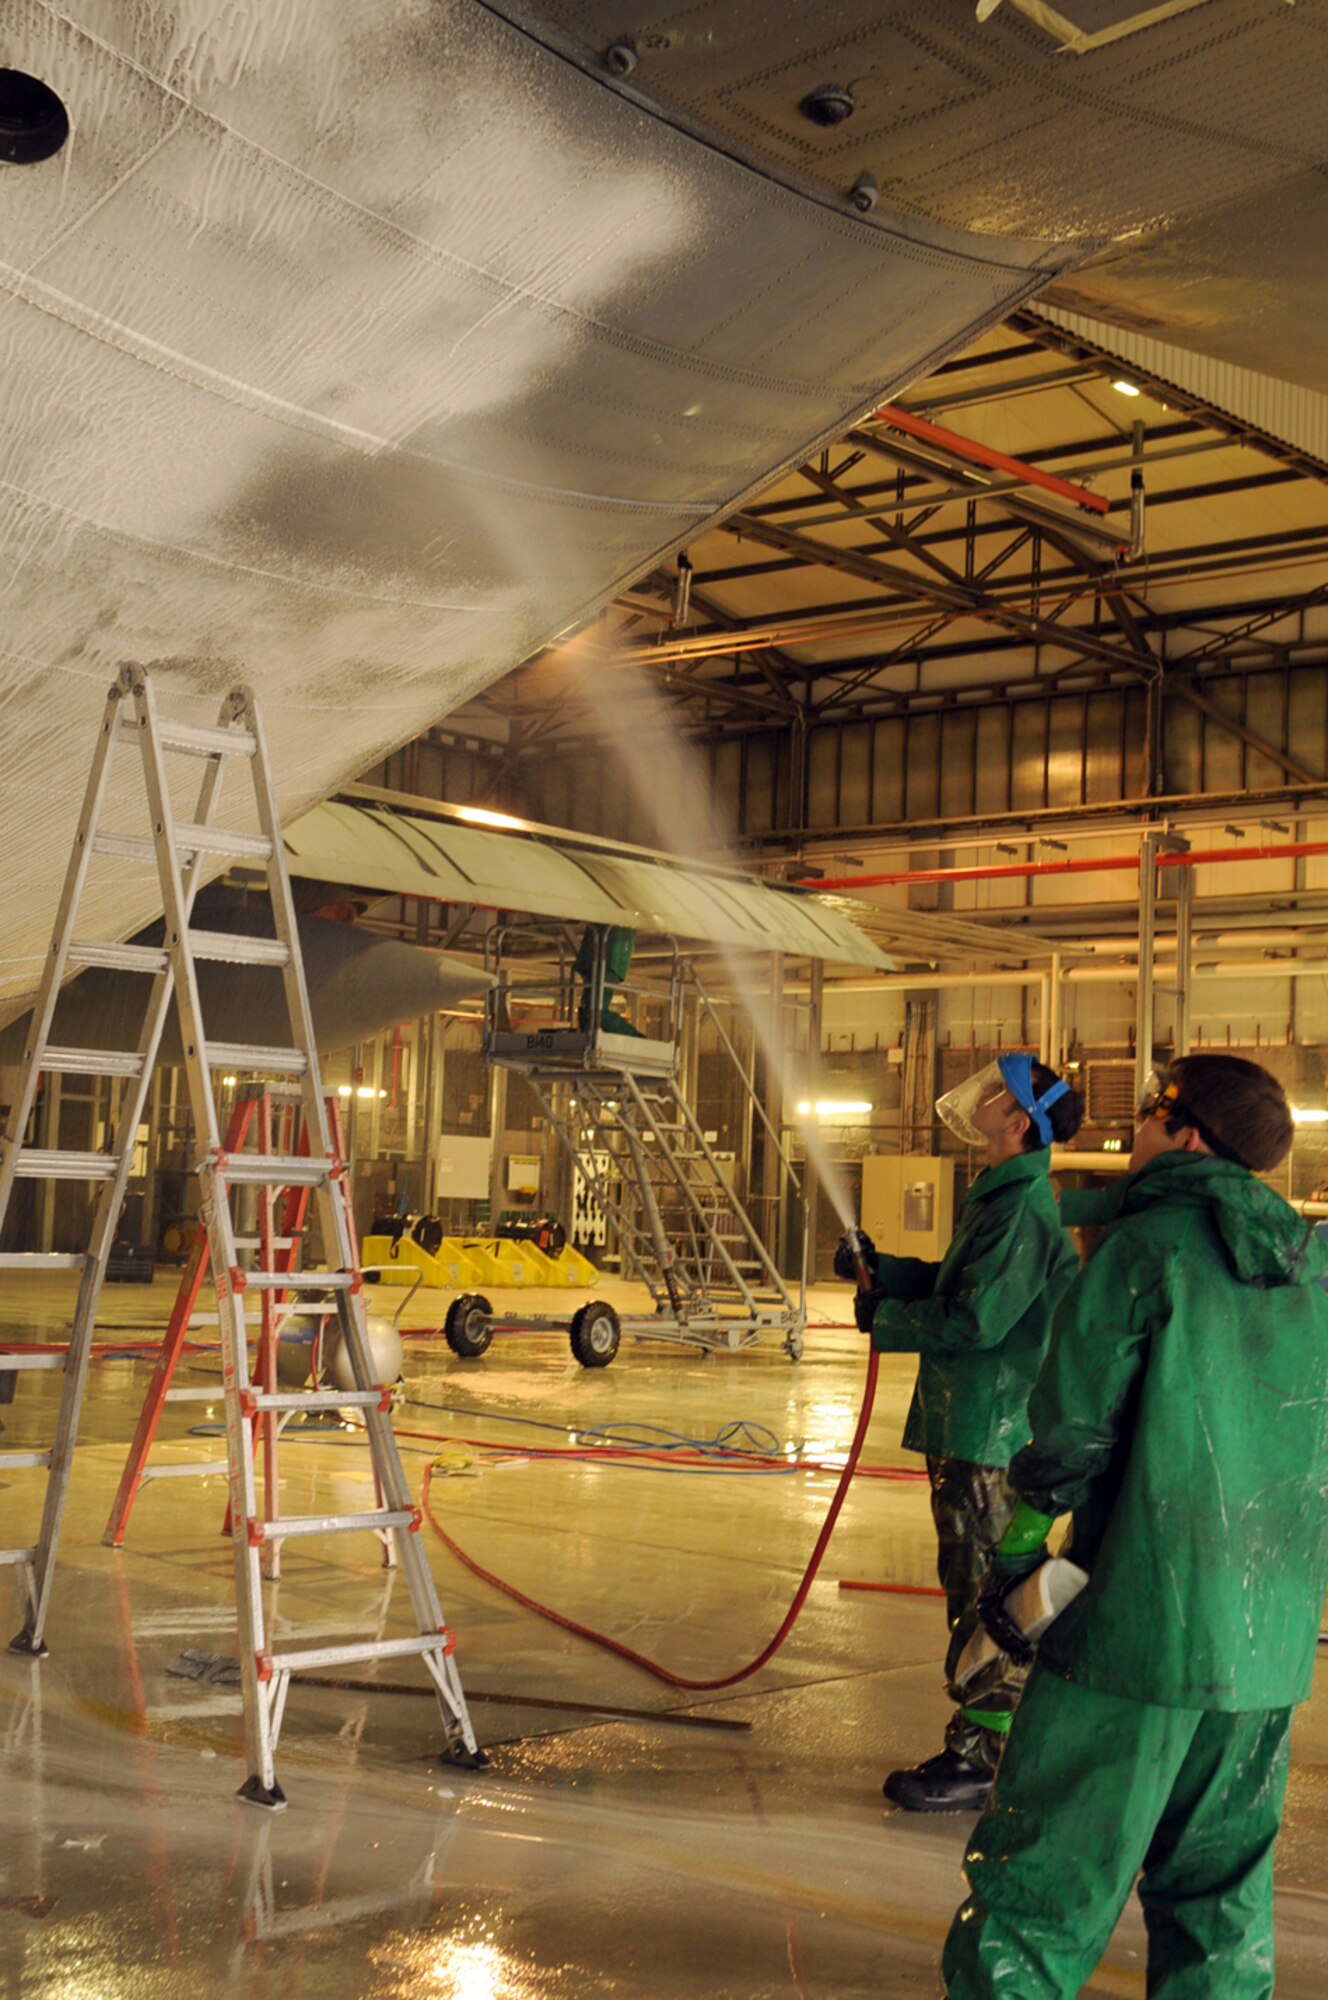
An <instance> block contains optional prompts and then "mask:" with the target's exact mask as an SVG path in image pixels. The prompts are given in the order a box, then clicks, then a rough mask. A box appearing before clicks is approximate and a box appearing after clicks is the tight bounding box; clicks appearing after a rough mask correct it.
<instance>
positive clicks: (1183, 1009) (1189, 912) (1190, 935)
mask: <svg viewBox="0 0 1328 2000" xmlns="http://www.w3.org/2000/svg"><path fill="white" fill-rule="evenodd" d="M1171 872H1172V873H1173V874H1174V875H1175V877H1176V1015H1175V1029H1174V1036H1175V1045H1174V1052H1175V1054H1176V1055H1178V1056H1183V1055H1188V1053H1189V1048H1190V995H1191V992H1192V990H1193V981H1194V965H1193V958H1194V870H1193V869H1192V868H1176V869H1173V870H1172V871H1171ZM1291 990H1292V993H1293V994H1294V992H1295V982H1294V980H1293V981H1292V982H1291Z"/></svg>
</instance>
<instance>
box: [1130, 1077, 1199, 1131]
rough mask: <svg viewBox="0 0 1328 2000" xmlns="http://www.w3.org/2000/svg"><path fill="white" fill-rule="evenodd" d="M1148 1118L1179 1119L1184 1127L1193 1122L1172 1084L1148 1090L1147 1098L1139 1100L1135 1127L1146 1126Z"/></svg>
mask: <svg viewBox="0 0 1328 2000" xmlns="http://www.w3.org/2000/svg"><path fill="white" fill-rule="evenodd" d="M1150 1118H1160V1119H1166V1118H1180V1119H1182V1120H1183V1121H1184V1123H1185V1124H1186V1125H1193V1124H1194V1122H1195V1121H1194V1119H1193V1118H1191V1117H1190V1115H1189V1113H1188V1112H1187V1111H1186V1109H1185V1106H1184V1105H1183V1104H1182V1103H1181V1101H1180V1093H1179V1091H1178V1090H1177V1088H1176V1086H1175V1084H1174V1083H1168V1084H1166V1085H1165V1086H1163V1085H1161V1084H1159V1085H1158V1086H1157V1088H1156V1089H1155V1090H1150V1091H1149V1092H1148V1094H1147V1096H1145V1097H1141V1098H1140V1100H1139V1102H1138V1104H1137V1105H1136V1106H1135V1111H1134V1122H1135V1124H1136V1125H1146V1124H1147V1123H1148V1120H1149V1119H1150Z"/></svg>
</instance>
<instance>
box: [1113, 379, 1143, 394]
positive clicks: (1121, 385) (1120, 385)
mask: <svg viewBox="0 0 1328 2000" xmlns="http://www.w3.org/2000/svg"><path fill="white" fill-rule="evenodd" d="M1111 386H1112V388H1113V389H1114V390H1115V391H1116V394H1117V395H1118V396H1141V395H1142V394H1143V390H1142V389H1136V388H1135V386H1134V384H1133V382H1113V383H1112V385H1111Z"/></svg>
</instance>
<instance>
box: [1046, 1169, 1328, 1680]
mask: <svg viewBox="0 0 1328 2000" xmlns="http://www.w3.org/2000/svg"><path fill="white" fill-rule="evenodd" d="M1325 1271H1328V1255H1325V1252H1324V1248H1323V1245H1322V1244H1321V1242H1319V1241H1318V1240H1317V1239H1316V1238H1315V1236H1314V1233H1313V1226H1312V1225H1308V1226H1307V1225H1306V1223H1305V1222H1303V1221H1302V1220H1301V1218H1300V1217H1299V1216H1297V1215H1296V1214H1295V1213H1294V1211H1293V1210H1292V1209H1291V1208H1290V1207H1289V1206H1288V1204H1287V1203H1286V1202H1285V1201H1283V1200H1282V1198H1281V1196H1280V1195H1277V1194H1274V1193H1273V1191H1272V1190H1271V1188H1268V1187H1266V1186H1265V1185H1264V1184H1263V1182H1262V1181H1259V1180H1257V1179H1256V1178H1255V1177H1254V1175H1253V1174H1250V1173H1247V1172H1246V1170H1245V1169H1244V1168H1243V1167H1239V1166H1235V1165H1233V1164H1230V1163H1228V1162H1227V1161H1224V1160H1218V1159H1213V1158H1211V1157H1209V1156H1207V1155H1204V1154H1197V1153H1182V1152H1175V1153H1163V1154H1161V1155H1160V1156H1159V1157H1157V1158H1156V1159H1153V1160H1150V1161H1149V1162H1148V1164H1147V1165H1146V1166H1144V1167H1142V1168H1141V1169H1140V1170H1139V1172H1138V1173H1137V1174H1132V1175H1131V1176H1130V1177H1129V1179H1128V1180H1127V1181H1126V1183H1125V1184H1124V1189H1123V1193H1122V1199H1121V1211H1120V1219H1119V1220H1118V1221H1117V1222H1115V1223H1114V1224H1113V1225H1112V1226H1111V1227H1110V1228H1109V1229H1108V1230H1107V1232H1106V1234H1105V1235H1104V1236H1103V1238H1102V1240H1101V1242H1100V1244H1099V1245H1098V1248H1097V1250H1096V1251H1095V1253H1094V1255H1093V1256H1092V1257H1091V1258H1090V1260H1089V1262H1088V1264H1087V1265H1086V1266H1085V1268H1084V1270H1083V1272H1082V1273H1081V1275H1080V1277H1079V1278H1078V1280H1077V1281H1076V1283H1075V1284H1074V1285H1073V1286H1072V1287H1071V1289H1070V1291H1069V1292H1068V1293H1067V1294H1066V1296H1065V1298H1064V1300H1063V1302H1062V1304H1061V1306H1060V1309H1059V1311H1058V1312H1057V1314H1056V1325H1055V1331H1054V1334H1053V1337H1052V1344H1051V1349H1050V1352H1049V1353H1048V1356H1047V1361H1046V1365H1045V1367H1044V1368H1043V1370H1042V1374H1041V1376H1040V1377H1039V1379H1038V1383H1037V1386H1036V1388H1035V1389H1034V1391H1033V1395H1032V1398H1031V1400H1030V1403H1029V1418H1030V1422H1031V1427H1032V1435H1033V1441H1032V1443H1031V1444H1030V1445H1028V1447H1027V1448H1026V1449H1025V1450H1024V1451H1021V1452H1020V1453H1019V1455H1018V1457H1017V1458H1016V1459H1015V1461H1014V1463H1013V1465H1012V1466H1011V1478H1012V1480H1013V1482H1014V1485H1015V1487H1016V1488H1017V1490H1018V1492H1019V1494H1020V1495H1021V1497H1022V1498H1023V1499H1025V1500H1027V1501H1028V1502H1029V1503H1030V1505H1032V1506H1034V1507H1036V1508H1038V1509H1039V1510H1040V1511H1041V1512H1042V1513H1044V1514H1048V1515H1056V1514H1062V1513H1065V1512H1071V1513H1073V1516H1074V1527H1073V1534H1072V1547H1071V1550H1070V1553H1072V1555H1073V1557H1074V1560H1075V1561H1076V1562H1077V1563H1080V1564H1081V1565H1082V1566H1083V1567H1084V1568H1085V1569H1087V1570H1088V1571H1089V1572H1090V1573H1091V1581H1090V1583H1089V1585H1088V1588H1087V1589H1086V1590H1085V1591H1084V1593H1083V1595H1082V1596H1081V1597H1079V1598H1077V1599H1076V1600H1075V1602H1074V1603H1073V1604H1072V1605H1070V1606H1069V1608H1068V1609H1067V1610H1066V1611H1064V1612H1062V1614H1061V1616H1060V1618H1058V1619H1057V1621H1056V1623H1055V1625H1053V1626H1052V1628H1051V1630H1050V1631H1049V1632H1048V1634H1047V1636H1046V1638H1045V1639H1044V1640H1043V1642H1042V1645H1041V1648H1040V1658H1041V1660H1042V1662H1043V1664H1044V1665H1046V1666H1047V1667H1049V1668H1050V1669H1051V1670H1052V1672H1053V1673H1057V1674H1060V1675H1061V1676H1062V1677H1063V1678H1065V1679H1066V1680H1072V1681H1076V1682H1078V1683H1080V1684H1081V1685H1082V1686H1084V1687H1090V1688H1096V1689H1098V1690H1099V1691H1100V1692H1102V1693H1106V1694H1116V1695H1125V1696H1127V1697H1130V1698H1133V1699H1135V1700H1138V1701H1148V1702H1155V1703H1157V1704H1158V1705H1159V1706H1161V1707H1169V1708H1195V1709H1223V1710H1240V1709H1256V1708H1281V1707H1286V1706H1289V1705H1290V1704H1291V1703H1293V1702H1298V1701H1303V1700H1304V1699H1305V1697H1306V1696H1307V1695H1308V1694H1309V1691H1310V1679H1311V1674H1312V1671H1313V1666H1314V1658H1315V1642H1316V1638H1317V1634H1318V1630H1319V1614H1320V1612H1321V1611H1322V1609H1323V1600H1324V1590H1325V1585H1328V1379H1326V1376H1328V1296H1325V1294H1324V1291H1323V1290H1322V1289H1321V1286H1320V1283H1319V1282H1318V1281H1319V1280H1320V1279H1321V1278H1322V1277H1323V1276H1324V1274H1325Z"/></svg>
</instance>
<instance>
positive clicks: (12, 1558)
mask: <svg viewBox="0 0 1328 2000" xmlns="http://www.w3.org/2000/svg"><path fill="white" fill-rule="evenodd" d="M36 1560H37V1551H36V1549H0V1568H3V1566H4V1565H5V1564H6V1563H26V1564H27V1565H28V1567H29V1568H31V1566H32V1564H33V1563H35V1562H36Z"/></svg>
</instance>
